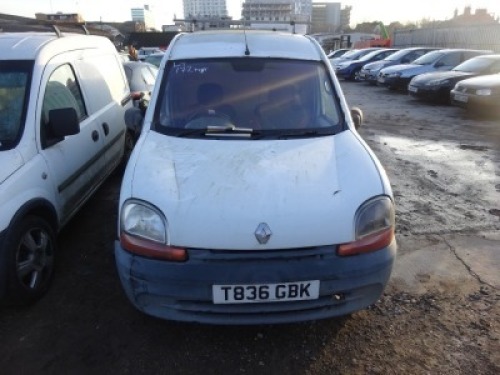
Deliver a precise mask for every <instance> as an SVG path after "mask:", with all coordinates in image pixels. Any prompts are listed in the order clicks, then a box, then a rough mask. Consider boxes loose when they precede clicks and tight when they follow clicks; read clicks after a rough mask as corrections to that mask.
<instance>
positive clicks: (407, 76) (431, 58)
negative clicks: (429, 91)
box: [377, 49, 491, 91]
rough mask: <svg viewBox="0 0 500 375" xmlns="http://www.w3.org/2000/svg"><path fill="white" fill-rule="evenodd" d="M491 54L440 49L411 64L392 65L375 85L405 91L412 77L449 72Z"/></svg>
mask: <svg viewBox="0 0 500 375" xmlns="http://www.w3.org/2000/svg"><path fill="white" fill-rule="evenodd" d="M488 53H491V51H483V50H470V49H442V50H438V51H432V52H429V53H427V54H425V55H424V56H422V57H420V58H418V59H417V60H415V61H414V62H413V63H411V64H402V65H394V66H390V67H387V68H384V69H382V70H381V71H380V73H379V75H378V78H377V84H379V85H382V86H385V87H387V88H389V89H403V90H405V91H406V90H407V88H408V84H409V83H410V81H411V80H412V78H413V77H415V76H417V75H419V74H423V73H429V72H437V71H447V70H451V69H453V68H454V67H456V66H457V65H459V64H460V63H462V62H464V61H465V60H468V59H470V58H472V57H475V56H479V55H484V54H488Z"/></svg>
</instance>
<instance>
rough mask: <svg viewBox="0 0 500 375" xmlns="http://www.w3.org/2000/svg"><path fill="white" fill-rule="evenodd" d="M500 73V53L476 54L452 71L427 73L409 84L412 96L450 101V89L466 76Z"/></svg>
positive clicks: (435, 100) (436, 100) (437, 100)
mask: <svg viewBox="0 0 500 375" xmlns="http://www.w3.org/2000/svg"><path fill="white" fill-rule="evenodd" d="M495 73H500V55H483V56H476V57H473V58H472V59H469V60H466V61H464V62H463V63H461V64H460V65H458V66H456V67H455V68H453V69H452V70H450V71H446V72H434V73H425V74H421V75H418V76H416V77H414V78H413V79H412V80H411V81H410V84H409V85H408V92H409V94H410V95H411V96H413V97H415V98H419V99H426V100H430V101H433V102H445V103H449V102H450V91H451V89H453V87H454V86H455V84H456V83H457V82H459V81H461V80H464V79H466V78H472V77H475V76H480V75H487V74H495Z"/></svg>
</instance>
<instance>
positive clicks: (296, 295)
mask: <svg viewBox="0 0 500 375" xmlns="http://www.w3.org/2000/svg"><path fill="white" fill-rule="evenodd" d="M212 297H213V302H214V303H215V304H224V303H230V304H236V303H266V302H287V301H304V300H313V299H318V297H319V280H309V281H297V282H291V283H277V284H247V285H212Z"/></svg>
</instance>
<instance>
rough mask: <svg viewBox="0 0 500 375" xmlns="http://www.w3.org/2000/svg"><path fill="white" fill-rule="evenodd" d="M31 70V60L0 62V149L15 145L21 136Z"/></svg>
mask: <svg viewBox="0 0 500 375" xmlns="http://www.w3.org/2000/svg"><path fill="white" fill-rule="evenodd" d="M32 70H33V62H32V61H1V62H0V150H8V149H11V148H13V147H15V145H16V144H17V141H18V140H19V138H20V137H21V133H22V130H23V128H24V121H25V119H26V107H27V106H28V97H29V85H30V82H31V72H32Z"/></svg>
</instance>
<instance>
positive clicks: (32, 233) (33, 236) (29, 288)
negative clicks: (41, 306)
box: [0, 216, 57, 305]
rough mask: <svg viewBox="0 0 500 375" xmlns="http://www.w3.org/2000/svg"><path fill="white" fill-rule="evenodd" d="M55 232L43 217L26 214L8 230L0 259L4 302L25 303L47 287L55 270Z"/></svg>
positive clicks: (36, 297) (39, 295)
mask: <svg viewBox="0 0 500 375" xmlns="http://www.w3.org/2000/svg"><path fill="white" fill-rule="evenodd" d="M56 251H57V242H56V235H55V233H54V230H53V229H52V227H51V226H50V225H49V224H48V223H47V221H45V220H44V219H42V218H40V217H37V216H27V217H25V218H23V219H22V220H21V221H19V222H17V223H15V224H14V225H13V226H12V228H11V229H10V231H9V232H8V233H7V237H6V238H5V242H4V245H3V248H2V249H1V251H0V262H2V263H4V264H5V270H6V275H7V280H6V293H5V298H4V301H2V303H3V304H8V305H27V304H30V303H33V302H35V301H36V300H38V299H39V298H40V297H41V296H42V295H43V294H44V293H45V292H46V291H47V289H48V287H49V284H50V281H51V279H52V275H53V273H54V256H55V254H56Z"/></svg>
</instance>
